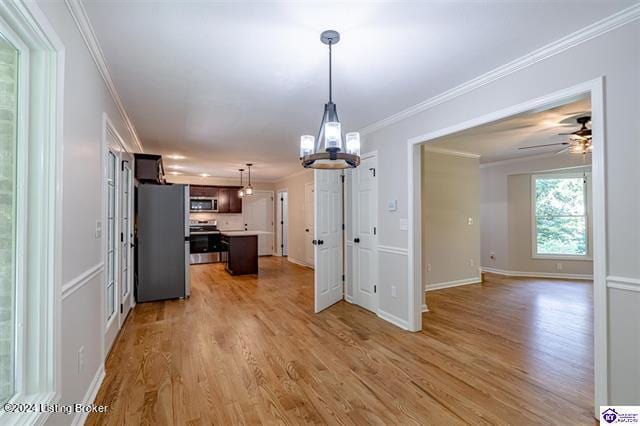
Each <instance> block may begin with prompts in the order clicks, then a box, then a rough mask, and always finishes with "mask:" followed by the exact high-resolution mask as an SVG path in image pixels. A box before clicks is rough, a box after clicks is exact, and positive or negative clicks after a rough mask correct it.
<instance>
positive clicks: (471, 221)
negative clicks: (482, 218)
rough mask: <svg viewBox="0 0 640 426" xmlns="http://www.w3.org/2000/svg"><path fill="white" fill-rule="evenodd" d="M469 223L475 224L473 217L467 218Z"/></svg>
mask: <svg viewBox="0 0 640 426" xmlns="http://www.w3.org/2000/svg"><path fill="white" fill-rule="evenodd" d="M467 225H473V218H472V217H470V218H468V219H467Z"/></svg>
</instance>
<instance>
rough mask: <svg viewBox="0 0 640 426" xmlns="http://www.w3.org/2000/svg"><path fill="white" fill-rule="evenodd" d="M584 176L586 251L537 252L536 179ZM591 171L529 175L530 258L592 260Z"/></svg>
mask: <svg viewBox="0 0 640 426" xmlns="http://www.w3.org/2000/svg"><path fill="white" fill-rule="evenodd" d="M584 177H586V180H587V182H586V184H585V185H584V186H583V194H584V202H585V208H586V212H585V219H586V220H585V226H586V235H587V252H586V254H549V253H538V223H537V220H536V219H537V217H536V181H537V180H538V179H553V178H555V179H563V178H564V179H575V178H580V179H582V178H584ZM590 193H591V171H590V170H586V169H585V170H581V171H571V172H546V173H537V174H533V175H531V258H532V259H546V260H593V254H592V247H593V241H592V234H593V232H591V229H592V228H591V226H592V224H591V220H592V219H591V218H592V206H591V197H590V196H589V195H590Z"/></svg>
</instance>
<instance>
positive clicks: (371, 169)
mask: <svg viewBox="0 0 640 426" xmlns="http://www.w3.org/2000/svg"><path fill="white" fill-rule="evenodd" d="M369 171H371V172H373V177H376V169H374V168H373V167H371V168H370V169H369Z"/></svg>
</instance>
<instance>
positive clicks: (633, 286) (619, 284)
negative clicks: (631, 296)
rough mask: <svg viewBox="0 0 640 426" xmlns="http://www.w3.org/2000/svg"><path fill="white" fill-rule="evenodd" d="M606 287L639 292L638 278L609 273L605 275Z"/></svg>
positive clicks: (639, 280) (639, 283)
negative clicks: (609, 274)
mask: <svg viewBox="0 0 640 426" xmlns="http://www.w3.org/2000/svg"><path fill="white" fill-rule="evenodd" d="M607 287H608V288H615V289H617V290H627V291H634V292H640V279H638V278H628V277H620V276H614V275H611V276H608V277H607Z"/></svg>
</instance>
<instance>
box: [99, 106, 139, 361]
mask: <svg viewBox="0 0 640 426" xmlns="http://www.w3.org/2000/svg"><path fill="white" fill-rule="evenodd" d="M132 164H133V156H132V154H130V153H129V152H127V150H126V147H125V145H124V142H123V141H122V138H121V137H120V135H119V134H118V132H117V130H116V129H115V127H114V126H113V124H112V123H111V121H110V120H109V118H108V117H107V116H106V115H105V116H104V122H103V165H104V166H103V182H104V192H103V200H104V210H103V220H102V223H103V224H104V229H105V231H106V232H105V235H104V239H103V240H104V264H105V271H106V272H105V279H104V285H105V287H104V296H105V298H104V303H103V307H104V321H105V323H104V324H105V326H104V353H105V354H107V353H109V351H110V349H111V347H112V346H113V342H114V341H115V338H116V337H117V335H118V332H119V331H120V329H121V328H122V325H123V324H124V321H125V320H126V318H127V315H128V313H129V311H130V310H131V308H132V307H133V303H134V302H133V291H132V287H133V285H132V284H133V267H132V266H133V265H132V260H133V247H132V244H131V242H132V238H133V220H132V217H133V167H132Z"/></svg>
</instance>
